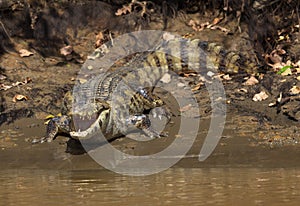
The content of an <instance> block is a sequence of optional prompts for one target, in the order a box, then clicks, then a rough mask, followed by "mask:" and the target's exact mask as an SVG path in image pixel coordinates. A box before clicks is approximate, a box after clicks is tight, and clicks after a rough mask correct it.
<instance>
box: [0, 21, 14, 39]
mask: <svg viewBox="0 0 300 206" xmlns="http://www.w3.org/2000/svg"><path fill="white" fill-rule="evenodd" d="M0 24H1V26H2V29H3V31H4V32H5V34H6V36H7V37H8V38H9V40H10V41H11V42H13V41H12V39H11V37H10V35H9V34H8V32H7V30H6V29H5V26H4V24H3V23H2V21H1V20H0Z"/></svg>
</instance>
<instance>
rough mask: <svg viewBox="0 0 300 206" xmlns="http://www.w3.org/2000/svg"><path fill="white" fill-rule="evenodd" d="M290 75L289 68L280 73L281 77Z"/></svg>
mask: <svg viewBox="0 0 300 206" xmlns="http://www.w3.org/2000/svg"><path fill="white" fill-rule="evenodd" d="M291 74H292V70H291V68H287V69H286V70H285V71H284V72H282V73H281V75H282V76H288V75H291Z"/></svg>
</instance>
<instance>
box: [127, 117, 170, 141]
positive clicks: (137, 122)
mask: <svg viewBox="0 0 300 206" xmlns="http://www.w3.org/2000/svg"><path fill="white" fill-rule="evenodd" d="M126 124H127V125H133V126H135V127H136V128H138V129H141V130H142V131H143V132H144V133H145V134H146V135H147V136H149V137H150V138H151V139H154V138H160V137H166V136H167V134H165V133H159V132H157V131H155V130H154V129H152V128H151V121H150V119H149V117H148V116H147V115H145V114H141V115H133V116H130V117H128V118H127V119H126Z"/></svg>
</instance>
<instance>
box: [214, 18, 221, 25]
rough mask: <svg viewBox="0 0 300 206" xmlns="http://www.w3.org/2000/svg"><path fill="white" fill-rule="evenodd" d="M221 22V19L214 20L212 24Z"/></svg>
mask: <svg viewBox="0 0 300 206" xmlns="http://www.w3.org/2000/svg"><path fill="white" fill-rule="evenodd" d="M221 20H223V18H215V19H214V20H213V22H212V24H214V25H216V24H218V23H219V22H220V21H221Z"/></svg>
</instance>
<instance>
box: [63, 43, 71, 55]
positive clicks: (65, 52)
mask: <svg viewBox="0 0 300 206" xmlns="http://www.w3.org/2000/svg"><path fill="white" fill-rule="evenodd" d="M72 52H73V47H72V46H71V45H68V46H65V47H63V48H61V49H60V54H61V55H63V56H68V55H70V54H71V53H72Z"/></svg>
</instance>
